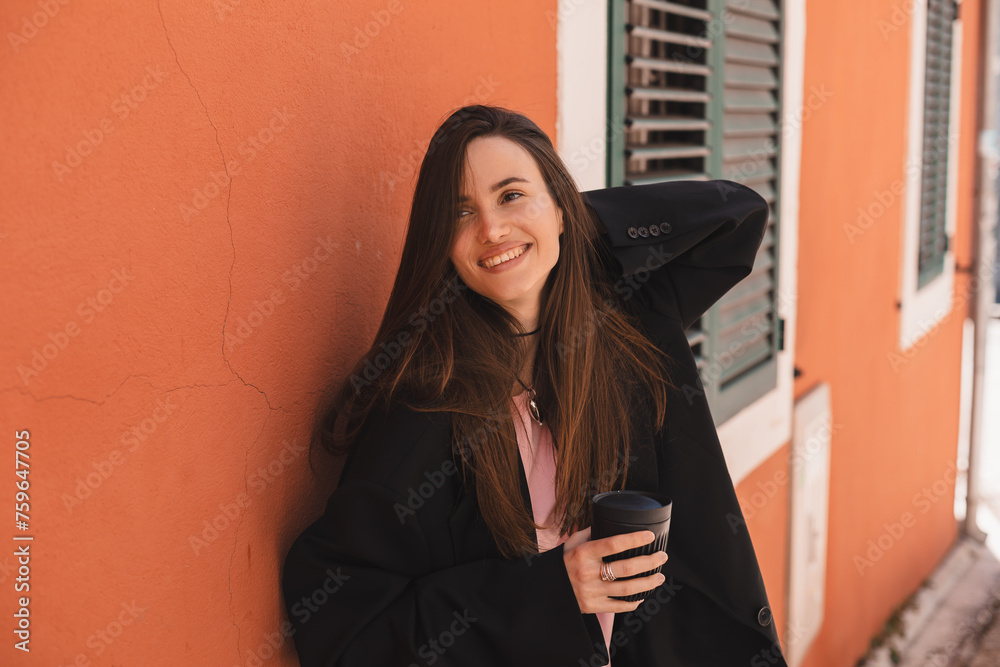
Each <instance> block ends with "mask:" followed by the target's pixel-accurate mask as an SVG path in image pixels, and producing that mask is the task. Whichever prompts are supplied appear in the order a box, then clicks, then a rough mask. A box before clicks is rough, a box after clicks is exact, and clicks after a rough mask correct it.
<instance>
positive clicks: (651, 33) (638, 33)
mask: <svg viewBox="0 0 1000 667" xmlns="http://www.w3.org/2000/svg"><path fill="white" fill-rule="evenodd" d="M626 30H628V32H629V35H631V36H632V37H638V38H640V39H651V40H656V41H657V42H665V43H667V44H681V45H683V46H696V47H698V48H701V49H707V48H709V47H711V46H712V40H711V39H709V38H707V37H700V36H698V35H687V34H685V33H682V32H673V31H671V30H661V29H659V28H649V27H647V26H642V25H627V26H626Z"/></svg>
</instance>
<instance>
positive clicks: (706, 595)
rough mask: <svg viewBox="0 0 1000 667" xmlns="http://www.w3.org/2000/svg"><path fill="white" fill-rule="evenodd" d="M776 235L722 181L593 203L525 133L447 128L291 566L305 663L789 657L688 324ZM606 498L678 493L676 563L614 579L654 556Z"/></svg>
mask: <svg viewBox="0 0 1000 667" xmlns="http://www.w3.org/2000/svg"><path fill="white" fill-rule="evenodd" d="M668 220H669V221H668ZM766 224H767V204H766V202H764V200H763V199H762V198H761V197H760V196H759V195H757V194H756V193H754V192H753V191H752V190H750V189H749V188H746V187H743V186H740V185H736V184H735V183H730V182H726V181H710V182H673V183H659V184H655V185H649V186H636V187H630V188H608V189H605V190H597V191H592V192H588V193H580V192H578V191H577V189H576V187H575V184H574V182H573V179H572V177H571V176H570V175H569V173H568V171H567V170H566V168H565V165H564V164H563V163H562V161H561V160H560V158H559V156H558V154H557V153H556V151H555V149H554V148H553V146H552V143H551V141H550V140H549V138H548V137H547V136H546V135H545V134H544V133H543V132H542V131H541V130H540V129H539V128H538V126H537V125H535V124H534V123H533V122H532V121H531V120H529V119H528V118H526V117H525V116H523V115H521V114H518V113H514V112H511V111H508V110H506V109H502V108H499V107H492V106H481V105H476V106H470V107H464V108H462V109H459V110H458V111H456V112H454V113H453V114H451V116H449V117H448V118H447V119H446V120H445V121H444V123H443V124H442V125H441V126H440V127H439V128H438V130H437V131H436V132H435V134H434V137H433V138H432V139H431V143H430V147H429V148H428V151H427V154H426V155H425V156H424V160H423V163H422V165H421V168H420V175H419V178H418V180H417V185H416V189H415V192H414V196H413V204H412V207H411V211H410V217H409V226H408V230H407V235H406V241H405V243H404V247H403V252H402V256H401V258H400V266H399V270H398V273H397V275H396V280H395V283H394V285H393V289H392V293H391V294H390V296H389V301H388V303H387V304H386V308H385V313H384V315H383V318H382V322H381V324H380V326H379V330H378V332H377V334H376V336H375V340H374V342H373V343H372V346H371V348H370V349H369V351H368V353H367V354H366V355H365V356H364V357H362V358H361V359H360V360H359V361H358V363H357V366H356V367H355V372H354V373H353V374H351V376H350V377H349V378H347V379H345V380H344V381H343V382H340V383H338V384H337V385H335V386H333V387H331V392H330V393H329V396H328V397H327V398H326V399H325V400H324V401H323V402H322V403H321V405H320V407H319V411H318V418H317V423H316V429H315V433H314V436H315V437H314V440H313V442H314V444H318V445H321V446H323V447H324V448H326V449H327V450H329V451H330V452H331V453H334V454H346V461H345V462H344V466H343V469H342V473H341V476H340V480H339V483H338V486H337V489H336V491H334V492H333V494H332V495H331V496H330V498H329V501H328V502H327V505H326V509H325V511H324V513H323V515H322V516H321V517H319V518H318V519H317V520H316V521H314V522H313V523H312V524H311V525H310V526H308V527H307V528H306V529H305V530H303V531H302V533H301V534H300V535H299V536H298V537H297V539H296V540H295V541H294V543H293V544H292V546H291V549H290V550H289V553H288V556H287V558H286V561H285V565H284V576H283V592H284V596H285V603H286V606H287V608H288V609H289V613H290V614H291V615H292V619H291V620H292V622H293V625H294V626H295V634H294V638H295V644H296V648H297V650H298V653H299V658H300V660H301V662H302V664H303V665H305V666H307V667H308V666H310V665H341V666H343V667H354V666H358V667H360V666H362V665H365V666H369V665H389V666H392V665H399V666H401V667H402V666H407V667H408V666H410V665H413V664H432V663H436V664H439V665H509V664H519V665H537V666H539V667H541V666H545V667H551V666H552V665H577V664H587V665H606V664H609V660H611V659H612V658H613V660H611V662H613V664H614V665H615V667H626V666H630V665H689V664H712V665H731V664H751V663H752V660H754V659H756V658H759V657H760V656H761V655H765V652H767V653H766V655H768V656H771V657H772V658H773V657H776V658H777V663H775V662H774V660H773V659H772V660H771V662H770V664H779V665H783V664H784V661H783V659H782V658H781V653H780V647H779V646H778V640H777V634H776V633H775V631H774V627H773V625H771V624H770V610H769V608H768V606H767V596H766V593H765V591H764V585H763V581H762V579H761V576H760V570H759V568H758V566H757V561H756V558H755V556H754V551H753V546H752V544H751V542H750V539H749V536H748V535H747V534H746V533H745V531H743V532H738V531H733V530H732V525H733V524H732V523H731V520H732V519H733V518H737V519H742V514H741V512H740V508H739V504H738V502H737V501H736V496H735V492H734V490H733V487H732V481H731V479H730V477H729V474H728V471H727V470H726V467H725V461H724V458H723V456H722V452H721V447H720V446H719V442H718V436H717V434H716V433H715V430H714V425H713V422H712V417H711V413H710V411H709V409H708V404H707V403H706V402H705V399H704V394H703V393H699V392H691V391H684V389H685V388H686V389H688V390H690V389H691V388H692V387H697V386H699V383H698V379H697V378H698V376H697V369H696V366H695V363H694V359H693V357H692V354H691V350H690V347H689V346H688V345H687V339H686V336H685V333H684V323H690V322H693V321H694V320H695V319H697V318H698V317H699V316H700V315H701V314H702V313H703V312H704V311H705V310H706V309H707V308H708V307H709V306H711V305H712V303H714V302H715V301H716V300H718V298H719V297H721V296H722V295H723V294H724V293H725V292H726V291H728V290H729V289H730V288H731V287H732V286H733V285H735V284H736V283H737V282H738V281H739V280H741V279H742V278H743V277H745V276H746V275H747V274H748V273H749V272H750V268H751V267H752V265H753V262H754V257H755V255H756V252H757V248H758V247H759V245H760V242H761V239H762V236H763V232H764V229H765V227H766ZM638 229H642V231H643V233H641V234H640V233H639V232H638V231H637V230H638ZM444 294H447V295H449V298H448V299H444V298H442V296H441V295H444ZM390 350H391V351H390ZM668 369H669V372H668ZM361 376H363V378H364V380H363V381H356V380H357V378H359V377H361ZM675 423H676V424H683V425H684V430H683V431H680V430H676V428H675ZM680 434H683V438H679V437H678V436H679V435H680ZM615 489H635V490H642V491H648V492H656V491H659V490H663V491H664V492H666V493H669V495H670V496H672V497H673V499H674V507H675V508H676V509H675V512H674V517H673V519H672V527H671V535H670V540H671V555H670V559H669V561H668V559H667V555H666V553H664V552H663V551H658V552H655V553H652V554H648V555H641V556H632V557H629V558H624V559H621V560H615V561H614V562H613V564H611V563H604V558H605V557H609V556H613V555H617V554H620V553H621V552H625V551H629V550H631V549H636V548H638V547H641V546H643V545H646V544H648V543H650V542H651V541H652V539H653V534H652V533H650V532H648V531H639V532H633V533H626V534H622V535H615V536H613V537H607V538H603V539H595V540H591V539H590V528H589V526H590V523H591V516H592V513H591V498H592V497H593V496H594V495H595V494H598V493H602V492H606V491H611V490H615ZM661 566H662V571H661V573H659V574H648V573H649V572H651V571H655V570H656V569H657V568H660V567H661ZM331 572H335V573H337V575H338V577H339V580H340V581H342V585H341V586H339V587H338V589H337V591H336V592H335V593H329V594H327V593H326V592H323V595H322V596H321V597H322V603H320V602H317V601H316V595H315V594H316V593H317V592H319V591H322V590H323V582H324V581H325V580H326V579H327V578H328V577H329V576H330V573H331ZM642 593H645V594H647V600H646V602H632V601H626V600H624V599H619V598H627V597H629V596H634V595H637V594H642ZM303 601H308V602H309V604H310V607H309V608H310V610H311V613H310V614H309V616H308V617H306V618H302V617H301V616H295V615H294V614H293V610H295V609H299V608H301V606H302V604H304V602H303ZM640 605H641V606H640ZM762 619H766V621H765V620H762ZM769 659H770V658H769Z"/></svg>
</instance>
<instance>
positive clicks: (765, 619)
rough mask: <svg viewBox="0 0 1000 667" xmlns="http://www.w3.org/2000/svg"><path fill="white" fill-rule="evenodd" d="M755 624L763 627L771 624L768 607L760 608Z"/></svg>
mask: <svg viewBox="0 0 1000 667" xmlns="http://www.w3.org/2000/svg"><path fill="white" fill-rule="evenodd" d="M757 622H758V623H760V624H761V625H763V626H768V625H770V624H771V609H770V608H769V607H761V608H760V611H758V612H757Z"/></svg>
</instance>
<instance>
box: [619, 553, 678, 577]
mask: <svg viewBox="0 0 1000 667" xmlns="http://www.w3.org/2000/svg"><path fill="white" fill-rule="evenodd" d="M666 562H667V554H666V553H664V552H663V551H657V552H656V553H652V554H649V555H648V556H634V557H632V558H626V559H624V560H616V561H613V562H610V563H608V567H610V568H611V573H612V574H614V575H615V578H616V579H623V578H625V577H632V576H635V575H637V574H642V573H643V572H649V571H650V570H655V569H656V568H658V567H659V566H661V565H663V564H664V563H666Z"/></svg>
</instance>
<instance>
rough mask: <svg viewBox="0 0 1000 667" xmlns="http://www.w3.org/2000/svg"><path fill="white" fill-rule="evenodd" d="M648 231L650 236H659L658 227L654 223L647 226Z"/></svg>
mask: <svg viewBox="0 0 1000 667" xmlns="http://www.w3.org/2000/svg"><path fill="white" fill-rule="evenodd" d="M649 233H650V234H651V235H652V236H659V235H660V228H659V227H657V226H656V225H650V226H649Z"/></svg>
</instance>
